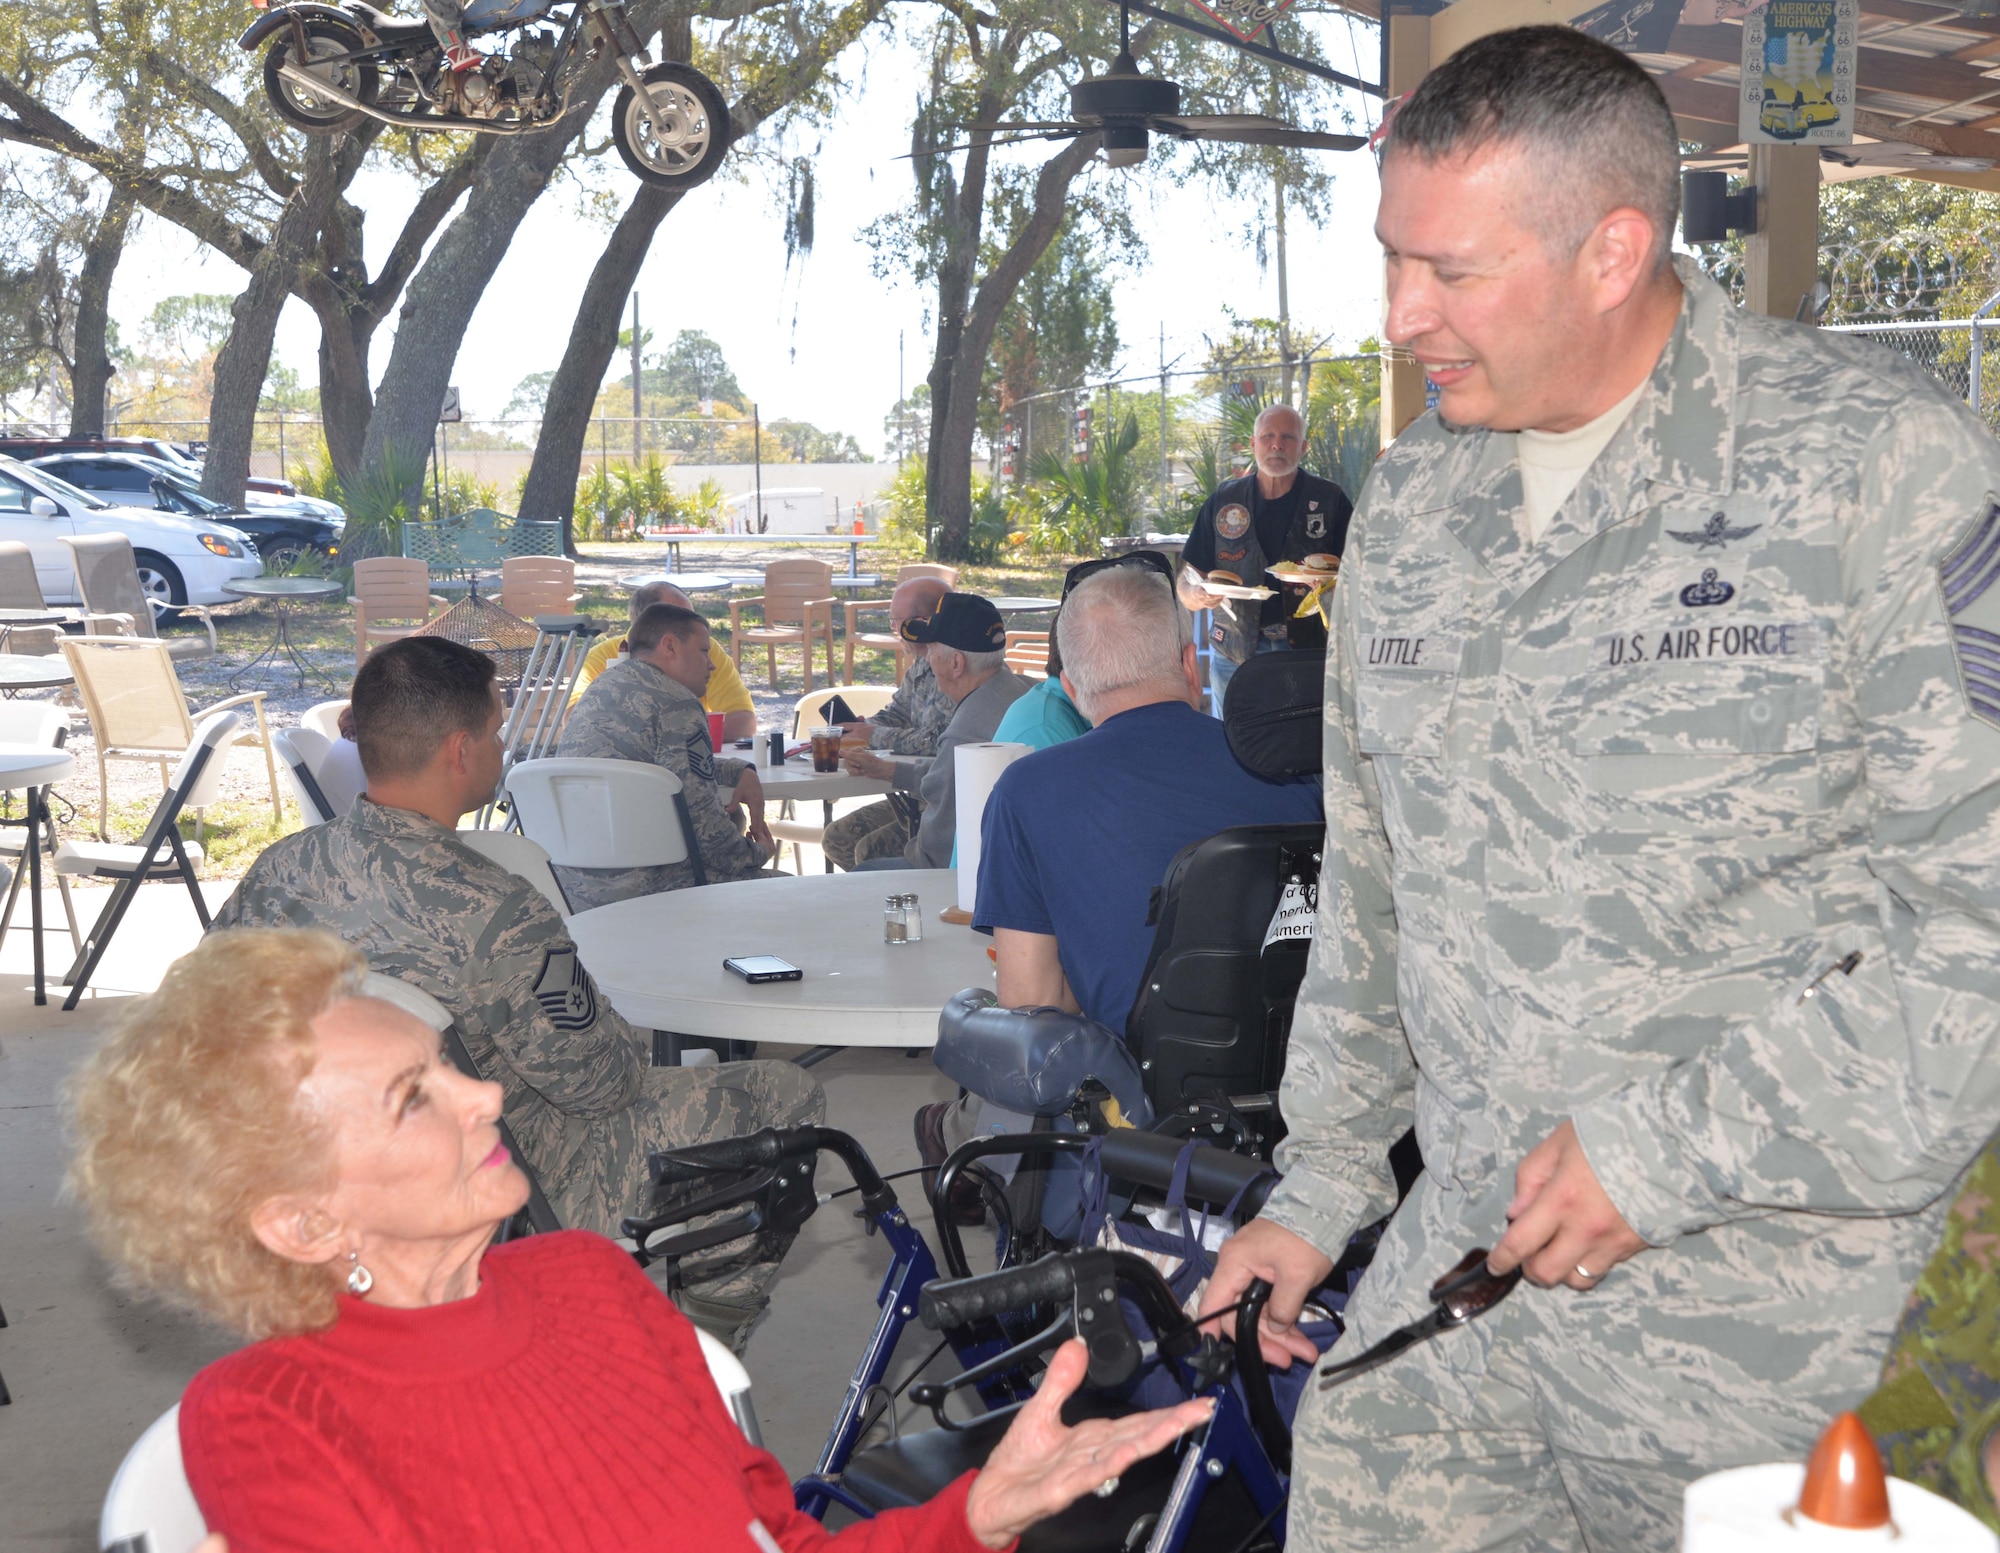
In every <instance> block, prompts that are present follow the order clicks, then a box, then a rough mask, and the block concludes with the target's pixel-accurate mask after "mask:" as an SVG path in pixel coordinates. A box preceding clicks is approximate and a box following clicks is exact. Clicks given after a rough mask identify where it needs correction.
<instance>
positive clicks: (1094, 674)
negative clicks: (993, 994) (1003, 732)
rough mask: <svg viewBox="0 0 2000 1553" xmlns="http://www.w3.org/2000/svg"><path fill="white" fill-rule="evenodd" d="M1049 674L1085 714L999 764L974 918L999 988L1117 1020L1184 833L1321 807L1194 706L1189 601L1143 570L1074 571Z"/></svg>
mask: <svg viewBox="0 0 2000 1553" xmlns="http://www.w3.org/2000/svg"><path fill="white" fill-rule="evenodd" d="M1056 630H1057V644H1058V646H1059V647H1060V649H1061V654H1062V658H1061V661H1062V665H1063V672H1062V683H1063V687H1064V689H1065V690H1067V691H1068V693H1069V695H1070V698H1071V699H1072V700H1073V701H1075V703H1076V705H1077V708H1078V710H1080V711H1081V712H1082V713H1083V715H1084V716H1085V717H1087V718H1089V719H1090V721H1091V723H1092V724H1093V725H1094V726H1093V727H1092V730H1091V731H1090V732H1089V733H1086V734H1084V735H1083V736H1082V737H1081V738H1077V739H1071V740H1069V741H1068V742H1067V743H1063V744H1057V745H1053V746H1051V747H1050V748H1048V749H1045V750H1038V751H1037V752H1036V753H1034V754H1032V755H1026V756H1023V757H1022V758H1021V759H1020V760H1018V761H1016V762H1015V763H1014V764H1013V765H1011V766H1009V767H1008V768H1007V770H1006V772H1005V773H1004V774H1003V775H1002V776H1001V778H1000V780H999V782H998V783H997V784H996V785H995V787H994V789H993V795H992V797H991V798H990V799H988V801H987V805H986V813H985V817H984V819H983V821H982V824H981V828H980V836H981V841H980V864H979V890H978V903H977V905H976V907H975V908H974V912H973V925H974V926H975V927H978V928H982V929H990V930H991V931H992V933H993V940H994V949H995V953H996V956H997V959H998V962H999V984H998V988H997V991H998V995H999V999H1000V1001H1001V1002H1002V1003H1003V1004H1005V1005H1007V1006H1008V1007H1010V1008H1032V1007H1042V1006H1054V1007H1058V1008H1066V1009H1070V1010H1072V1011H1080V1012H1082V1013H1084V1014H1087V1015H1088V1016H1089V1017H1090V1018H1092V1019H1094V1020H1096V1021H1097V1022H1098V1023H1100V1024H1103V1025H1106V1026H1108V1027H1109V1028H1111V1029H1113V1030H1117V1031H1120V1032H1122V1031H1123V1030H1124V1028H1125V1018H1126V1015H1127V1014H1129V1013H1130V1012H1131V1009H1132V1003H1133V1000H1134V999H1135V998H1136V997H1137V996H1138V991H1139V977H1140V973H1141V972H1142V971H1144V969H1145V965H1146V955H1147V953H1148V951H1149V950H1150V949H1151V948H1152V943H1153V929H1152V928H1151V927H1149V926H1148V925H1147V923H1146V914H1147V907H1148V903H1149V901H1150V899H1151V896H1152V892H1153V890H1154V888H1155V887H1156V886H1157V885H1158V884H1159V883H1160V882H1161V881H1162V880H1163V879H1164V878H1165V877H1166V872H1167V865H1168V864H1169V863H1171V862H1172V861H1173V859H1174V856H1175V854H1176V853H1178V852H1179V851H1180V850H1181V848H1183V847H1185V846H1187V845H1188V844H1189V843H1190V842H1194V841H1200V840H1202V839H1204V838H1206V837H1208V836H1212V835H1214V834H1215V833H1216V832H1217V831H1220V830H1227V829H1228V828H1229V827H1230V826H1232V825H1277V824H1291V823H1297V822H1301V821H1312V820H1317V819H1318V818H1319V817H1320V789H1319V783H1318V781H1317V780H1315V779H1313V778H1303V779H1298V780H1293V781H1286V782H1270V781H1266V780H1265V779H1264V778H1262V777H1259V776H1255V775H1253V774H1252V773H1251V772H1249V771H1248V770H1246V769H1245V768H1244V767H1243V766H1242V765H1241V764H1239V763H1238V761H1237V759H1236V757H1235V755H1234V754H1232V753H1231V752H1230V748H1229V742H1228V739H1227V737H1226V736H1225V734H1224V732H1223V727H1222V724H1220V723H1219V722H1217V721H1216V720H1215V719H1214V718H1211V717H1207V716H1204V715H1203V714H1202V713H1201V711H1200V710H1199V707H1200V705H1201V686H1200V680H1199V678H1198V677H1197V673H1196V668H1195V650H1194V647H1193V645H1192V643H1191V642H1190V641H1189V637H1188V616H1187V615H1186V613H1185V612H1184V611H1182V610H1181V609H1180V607H1179V606H1178V604H1177V603H1176V602H1175V599H1174V595H1173V590H1172V588H1171V587H1170V586H1169V584H1168V583H1167V582H1166V580H1165V579H1164V578H1162V577H1161V576H1160V575H1159V573H1158V572H1157V571H1154V570H1151V569H1148V568H1142V567H1136V566H1119V567H1115V568H1112V569H1110V570H1107V571H1103V572H1100V573H1098V574H1097V575H1095V576H1091V577H1087V578H1085V579H1084V580H1083V581H1082V582H1080V583H1079V584H1078V585H1077V587H1076V591H1075V592H1073V593H1071V594H1070V595H1069V597H1068V599H1066V600H1065V601H1064V604H1063V609H1062V618H1061V620H1060V621H1059V622H1058V623H1057V627H1056Z"/></svg>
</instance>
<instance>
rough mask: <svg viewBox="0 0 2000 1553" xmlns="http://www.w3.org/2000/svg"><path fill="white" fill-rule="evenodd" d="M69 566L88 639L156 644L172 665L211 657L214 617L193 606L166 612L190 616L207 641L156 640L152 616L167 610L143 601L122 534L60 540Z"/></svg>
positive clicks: (136, 570) (190, 638)
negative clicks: (73, 573) (203, 630)
mask: <svg viewBox="0 0 2000 1553" xmlns="http://www.w3.org/2000/svg"><path fill="white" fill-rule="evenodd" d="M63 543H64V544H66V545H68V546H69V553H70V559H71V564H72V565H73V566H74V567H75V569H76V592H77V597H79V598H81V599H82V600H83V607H84V608H85V609H86V610H88V611H89V614H88V615H87V616H86V617H85V619H84V630H85V632H86V633H87V634H89V635H91V636H135V637H138V638H139V639H140V640H141V641H148V642H151V641H161V640H164V641H165V643H166V649H167V652H168V653H169V654H171V655H172V656H173V658H174V659H175V660H176V661H185V660H187V659H190V658H212V657H214V656H215V651H216V647H215V616H213V615H212V614H210V613H209V612H208V611H207V610H206V609H205V608H203V607H202V606H201V605H199V604H176V605H173V606H172V608H174V609H177V610H179V611H180V612H181V613H182V614H188V615H193V616H194V617H195V618H196V619H197V620H199V621H200V622H201V623H202V625H203V626H205V627H206V628H207V630H208V639H207V640H206V641H203V640H202V638H200V637H198V636H175V637H168V638H164V639H163V638H162V637H161V636H160V632H159V625H158V620H157V616H156V611H164V610H165V609H167V608H168V607H169V606H167V605H165V604H162V603H160V602H159V601H158V600H156V599H152V598H148V597H147V595H146V590H145V589H144V588H142V587H141V586H140V585H139V563H138V562H137V561H135V560H133V559H132V541H131V540H129V539H127V538H126V537H125V536H124V535H123V534H85V535H84V536H83V537H82V538H80V539H65V540H64V541H63Z"/></svg>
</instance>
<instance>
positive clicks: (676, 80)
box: [611, 60, 729, 189]
mask: <svg viewBox="0 0 2000 1553" xmlns="http://www.w3.org/2000/svg"><path fill="white" fill-rule="evenodd" d="M639 79H640V80H642V81H644V82H645V83H646V91H647V93H648V95H650V96H651V97H652V99H653V101H654V102H656V103H657V104H659V106H660V107H661V108H662V109H664V110H665V112H666V117H667V119H668V121H669V124H670V126H671V134H670V136H669V138H667V139H666V140H661V139H660V138H659V137H657V136H656V135H655V134H654V133H653V122H652V120H651V119H649V118H648V117H647V116H646V109H645V106H644V105H643V104H642V103H641V102H640V101H639V94H638V93H637V92H635V91H633V90H632V87H631V85H630V84H629V83H628V84H626V85H625V86H622V87H620V88H619V89H618V100H617V102H616V103H614V104H613V105H612V109H611V138H612V140H613V141H615V142H616V143H617V146H618V154H619V155H620V156H622V157H623V158H624V159H625V165H626V166H627V167H629V168H631V169H632V172H633V174H634V175H635V176H636V177H638V178H640V179H641V180H643V181H644V182H646V183H650V184H652V185H653V186H654V187H655V188H661V189H692V188H694V187H695V186H696V185H697V184H702V183H706V182H708V180H709V179H710V178H713V177H714V176H715V170H716V168H718V167H720V166H721V165H722V158H723V155H724V153H725V152H727V151H728V150H729V104H728V103H727V102H725V101H723V97H722V92H721V89H720V88H719V87H717V86H716V84H715V83H714V82H713V81H711V80H709V78H708V77H707V76H705V75H703V74H702V73H701V72H700V71H699V70H697V69H695V68H694V66H692V65H683V64H681V63H679V62H678V61H674V60H669V61H668V62H667V63H665V64H661V65H654V66H653V67H652V68H651V69H649V70H648V71H647V72H646V73H645V74H644V75H642V76H641V77H640V78H639Z"/></svg>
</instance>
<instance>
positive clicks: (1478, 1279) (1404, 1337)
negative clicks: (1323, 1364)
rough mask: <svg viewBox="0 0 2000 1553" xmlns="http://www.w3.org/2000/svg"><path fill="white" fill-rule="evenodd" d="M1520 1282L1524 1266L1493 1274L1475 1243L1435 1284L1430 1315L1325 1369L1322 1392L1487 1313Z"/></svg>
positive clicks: (1482, 1252) (1322, 1378)
mask: <svg viewBox="0 0 2000 1553" xmlns="http://www.w3.org/2000/svg"><path fill="white" fill-rule="evenodd" d="M1520 1281H1521V1270H1520V1268H1518V1267H1517V1268H1515V1269H1514V1271H1512V1272H1511V1273H1505V1274H1501V1273H1495V1272H1493V1271H1492V1270H1491V1269H1490V1268H1488V1267H1487V1265H1486V1248H1485V1247H1484V1246H1476V1247H1474V1248H1473V1249H1472V1250H1470V1251H1468V1252H1466V1253H1465V1255H1464V1256H1462V1257H1460V1258H1459V1259H1458V1262H1457V1264H1456V1265H1455V1266H1454V1267H1453V1268H1452V1269H1451V1271H1450V1272H1448V1273H1446V1274H1445V1275H1444V1276H1443V1277H1442V1278H1440V1279H1438V1281H1437V1282H1436V1283H1434V1284H1432V1285H1431V1309H1430V1312H1429V1314H1427V1315H1424V1316H1420V1317H1419V1318H1418V1319H1417V1320H1415V1321H1412V1322H1411V1323H1410V1324H1409V1325H1408V1326H1404V1327H1398V1328H1397V1329H1396V1330H1395V1331H1393V1332H1391V1333H1390V1334H1389V1335H1388V1336H1387V1337H1385V1338H1383V1339H1382V1341H1381V1342H1379V1343H1377V1344H1376V1345H1375V1346H1374V1347H1372V1348H1370V1349H1369V1350H1368V1351H1367V1352H1366V1353H1363V1354H1358V1355H1356V1356H1355V1357H1354V1358H1352V1359H1349V1360H1347V1361H1345V1362H1344V1363H1341V1364H1334V1365H1329V1366H1328V1367H1327V1368H1326V1369H1324V1370H1321V1371H1320V1375H1319V1388H1320V1390H1322V1391H1325V1390H1327V1389H1328V1388H1329V1387H1333V1386H1338V1385H1339V1384H1340V1383H1341V1382H1342V1381H1348V1380H1352V1379H1353V1378H1354V1377H1355V1376H1357V1375H1364V1374H1366V1373H1367V1372H1368V1371H1370V1370H1372V1369H1376V1368H1378V1367H1379V1366H1381V1365H1384V1364H1387V1363H1388V1362H1389V1361H1390V1360H1391V1359H1393V1358H1395V1357H1396V1355H1397V1354H1399V1353H1402V1352H1404V1351H1405V1350H1407V1349H1410V1348H1414V1347H1416V1345H1417V1344H1418V1343H1421V1342H1422V1341H1424V1339H1425V1338H1428V1337H1433V1336H1435V1335H1436V1334H1437V1333H1439V1332H1445V1331H1449V1330H1450V1329H1451V1328H1452V1327H1462V1326H1464V1325H1465V1324H1466V1322H1468V1321H1470V1320H1472V1319H1473V1318H1474V1317H1476V1316H1483V1315H1485V1314H1486V1312H1487V1311H1489V1310H1491V1309H1492V1308H1493V1307H1494V1306H1495V1305H1498V1304H1499V1303H1500V1302H1501V1301H1502V1300H1504V1299H1505V1298H1506V1297H1507V1296H1508V1295H1509V1294H1511V1293H1513V1292H1514V1285H1515V1284H1517V1283H1519V1282H1520Z"/></svg>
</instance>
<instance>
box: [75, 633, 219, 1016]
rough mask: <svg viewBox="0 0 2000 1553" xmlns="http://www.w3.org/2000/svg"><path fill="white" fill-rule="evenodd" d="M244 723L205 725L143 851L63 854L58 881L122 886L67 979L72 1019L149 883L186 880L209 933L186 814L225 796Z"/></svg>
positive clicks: (80, 847)
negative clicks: (229, 756) (184, 827)
mask: <svg viewBox="0 0 2000 1553" xmlns="http://www.w3.org/2000/svg"><path fill="white" fill-rule="evenodd" d="M71 645H74V644H71ZM242 723H243V716H242V714H241V713H240V712H211V713H210V714H209V715H207V716H206V717H204V718H202V720H201V722H200V724H199V725H198V726H197V727H196V728H195V729H194V731H193V735H192V737H190V738H189V740H188V745H187V753H186V754H184V755H183V756H182V757H181V763H180V765H179V766H178V767H176V768H175V770H174V774H173V779H172V780H171V781H170V782H169V783H168V784H167V790H166V792H165V793H164V794H163V795H161V798H160V802H159V804H158V806H157V807H156V808H155V809H154V810H153V817H152V818H151V819H150V820H148V821H147V822H146V832H145V834H144V835H143V836H141V837H140V838H139V843H138V845H137V846H129V847H128V846H120V845H118V844H117V843H115V842H103V841H65V842H64V843H63V844H62V845H61V846H59V847H57V848H56V877H57V878H58V879H63V878H69V879H111V880H114V881H116V882H115V883H114V885H113V886H112V890H111V898H110V899H109V900H107V901H106V902H105V903H104V909H103V910H102V911H100V912H99V913H98V914H97V920H96V921H95V922H93V923H92V924H91V925H90V931H89V932H88V933H86V934H84V936H83V948H82V950H80V951H79V952H78V955H77V961H76V963H75V964H74V965H72V966H71V967H70V969H69V974H68V975H66V976H64V977H63V981H64V983H65V984H66V985H67V986H68V987H69V989H70V991H69V996H68V997H67V998H65V999H63V1011H64V1012H65V1013H67V1012H69V1011H70V1010H71V1009H73V1008H75V1007H76V1005H77V1000H78V999H79V998H81V997H82V996H83V989H84V988H85V987H87V986H89V985H90V978H91V976H92V975H93V974H95V972H96V970H97V966H98V963H99V962H100V961H101V960H102V959H103V958H104V951H105V950H106V949H107V948H109V947H110V944H111V938H112V935H113V934H114V933H116V932H117V931H118V924H119V923H120V922H123V921H124V920H125V913H126V912H127V911H129V910H130V909H131V907H132V901H133V899H134V898H135V897H136V896H137V895H138V893H139V886H140V885H142V884H144V883H145V882H146V881H147V880H149V879H173V878H179V879H180V881H181V882H182V883H183V884H185V885H186V886H187V892H188V896H189V898H190V899H191V900H193V902H194V914H195V917H196V919H197V920H198V921H199V922H200V923H201V926H202V931H203V932H206V931H207V930H208V924H209V916H208V903H207V902H206V901H204V900H203V899H202V898H201V885H200V883H199V882H198V881H197V880H196V879H195V876H194V871H195V866H196V865H197V864H198V863H200V862H201V861H202V850H201V843H200V842H197V841H182V840H181V833H180V826H179V820H180V817H181V812H182V811H183V810H184V809H196V810H199V809H202V808H205V807H206V806H207V805H209V804H211V803H214V802H215V798H216V794H217V793H218V792H219V791H220V790H221V788H222V774H223V771H224V770H225V769H226V767H227V762H226V761H225V760H224V758H223V752H224V751H225V750H227V749H228V748H229V746H230V744H232V743H233V742H234V741H235V739H236V737H237V735H238V734H239V732H240V731H241V728H242Z"/></svg>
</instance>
